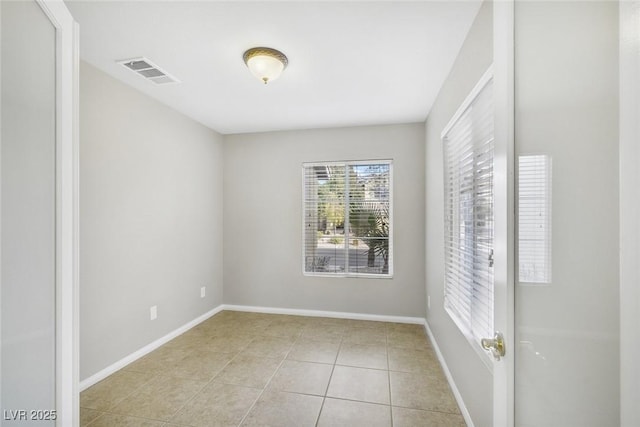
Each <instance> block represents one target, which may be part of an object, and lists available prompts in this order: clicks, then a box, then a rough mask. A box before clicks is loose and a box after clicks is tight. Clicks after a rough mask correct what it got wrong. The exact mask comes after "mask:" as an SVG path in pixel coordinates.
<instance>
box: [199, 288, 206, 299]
mask: <svg viewBox="0 0 640 427" xmlns="http://www.w3.org/2000/svg"><path fill="white" fill-rule="evenodd" d="M206 294H207V288H206V287H205V286H203V287H201V288H200V298H204V296H205V295H206Z"/></svg>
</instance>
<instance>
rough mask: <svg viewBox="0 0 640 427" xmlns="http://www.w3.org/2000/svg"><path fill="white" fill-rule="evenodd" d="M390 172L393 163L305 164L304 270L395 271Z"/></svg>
mask: <svg viewBox="0 0 640 427" xmlns="http://www.w3.org/2000/svg"><path fill="white" fill-rule="evenodd" d="M391 172H392V164H391V161H369V162H331V163H306V164H304V165H303V175H304V178H303V180H304V182H303V187H304V209H303V210H304V212H303V214H304V248H303V252H304V266H303V268H304V272H305V274H312V275H313V274H316V275H332V276H379V277H390V276H391V275H392V274H393V244H392V239H391V236H392V223H391V218H392V204H391V187H392V185H391V178H392V177H391Z"/></svg>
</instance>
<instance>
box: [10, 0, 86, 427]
mask: <svg viewBox="0 0 640 427" xmlns="http://www.w3.org/2000/svg"><path fill="white" fill-rule="evenodd" d="M0 19H1V35H0V42H1V43H2V58H1V59H2V61H1V64H2V69H1V73H0V77H1V79H0V80H1V94H2V100H1V101H2V102H1V118H0V120H1V125H2V126H1V129H2V134H1V139H0V152H1V159H2V167H1V175H2V180H1V182H2V191H1V197H2V203H1V206H2V208H1V213H0V219H1V236H2V238H1V240H2V245H1V248H2V252H1V293H0V303H1V305H2V310H1V322H0V323H1V327H2V328H1V340H2V346H1V356H0V370H1V376H0V386H1V387H0V392H1V395H0V402H1V405H0V406H1V407H2V413H1V415H2V417H1V418H0V423H1V425H3V426H12V425H36V424H37V425H43V426H44V425H47V426H53V425H59V426H63V425H64V426H74V425H77V423H78V416H77V414H78V411H77V350H76V348H77V339H76V336H77V332H76V331H77V329H76V328H77V321H76V319H77V316H76V313H77V308H76V304H75V297H76V295H77V292H76V289H75V288H76V277H77V274H76V266H77V263H76V258H77V254H76V251H77V245H76V244H75V239H76V229H77V228H76V226H77V214H76V211H77V209H76V206H77V203H76V200H77V197H76V194H77V193H76V189H75V188H76V183H77V182H76V179H77V178H76V177H77V174H76V168H77V149H76V147H75V145H74V140H75V136H74V135H75V129H74V125H75V117H74V116H75V114H76V113H75V110H74V105H76V103H75V100H74V97H75V96H76V93H75V92H76V71H75V70H76V69H77V55H76V52H77V49H76V46H75V38H76V37H75V33H76V28H75V24H74V23H73V19H72V18H71V15H70V14H69V12H68V11H67V9H66V7H65V6H64V3H63V2H62V1H59V0H58V1H44V0H43V1H23V2H0Z"/></svg>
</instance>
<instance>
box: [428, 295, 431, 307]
mask: <svg viewBox="0 0 640 427" xmlns="http://www.w3.org/2000/svg"><path fill="white" fill-rule="evenodd" d="M427 308H428V309H431V296H430V295H427Z"/></svg>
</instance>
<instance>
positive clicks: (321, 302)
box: [224, 124, 425, 317]
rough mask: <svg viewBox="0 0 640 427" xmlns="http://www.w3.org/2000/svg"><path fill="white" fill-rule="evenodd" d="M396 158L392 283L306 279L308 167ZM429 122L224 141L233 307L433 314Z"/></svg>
mask: <svg viewBox="0 0 640 427" xmlns="http://www.w3.org/2000/svg"><path fill="white" fill-rule="evenodd" d="M366 159H392V160H393V173H394V177H393V179H394V188H393V198H394V208H393V209H394V211H393V213H394V220H393V227H394V229H393V234H394V254H393V257H394V277H393V279H362V278H357V279H356V278H327V277H308V276H303V274H302V255H301V251H302V211H301V210H302V163H303V162H317V161H332V160H366ZM423 159H424V127H423V125H422V124H408V125H393V126H371V127H354V128H343V129H322V130H304V131H291V132H273V133H257V134H244V135H231V136H227V137H225V154H224V163H225V170H224V215H225V227H224V283H225V287H224V301H225V303H226V304H242V305H255V306H266V307H279V308H294V309H313V310H328V311H341V312H353V313H370V314H381V315H398V316H420V317H422V316H424V311H425V293H424V292H425V291H424V274H425V272H424V194H425V191H424V160H423Z"/></svg>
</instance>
